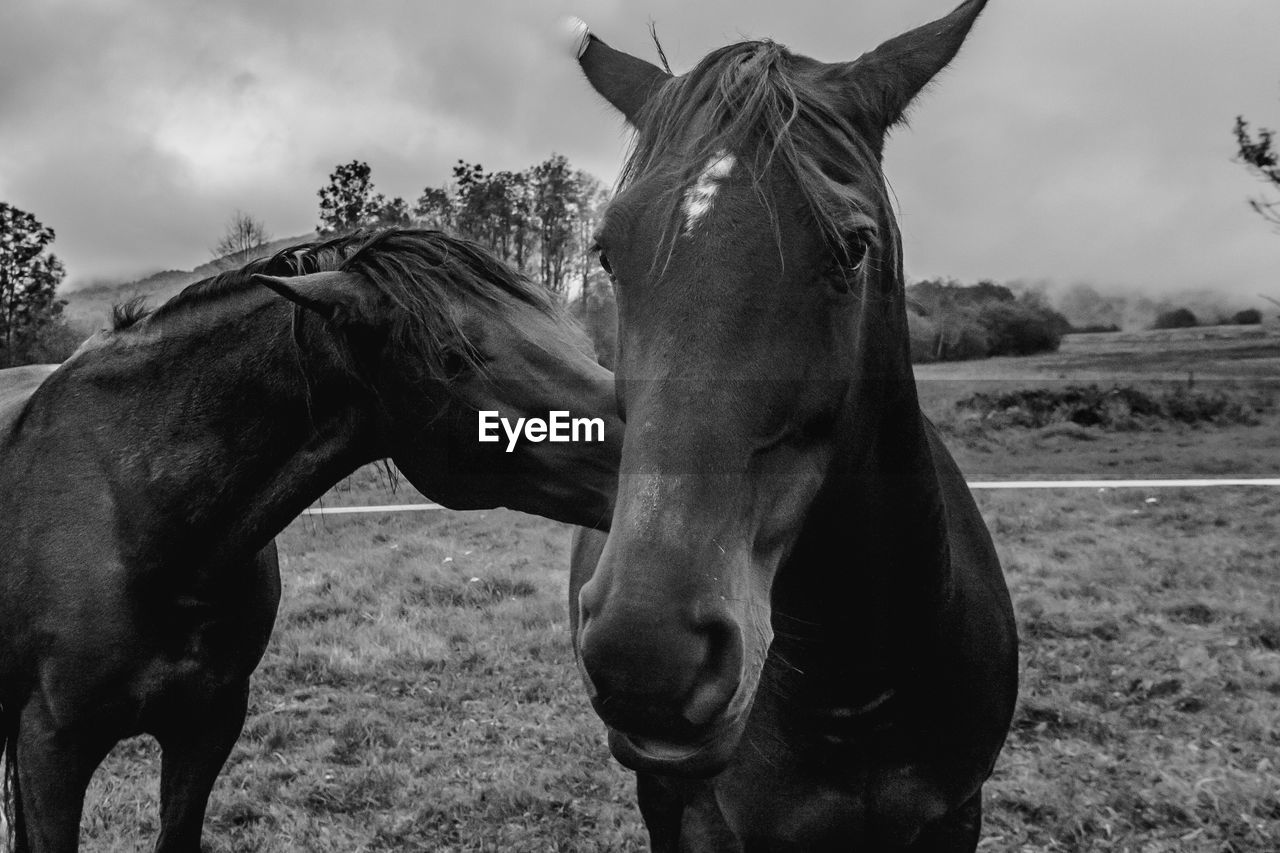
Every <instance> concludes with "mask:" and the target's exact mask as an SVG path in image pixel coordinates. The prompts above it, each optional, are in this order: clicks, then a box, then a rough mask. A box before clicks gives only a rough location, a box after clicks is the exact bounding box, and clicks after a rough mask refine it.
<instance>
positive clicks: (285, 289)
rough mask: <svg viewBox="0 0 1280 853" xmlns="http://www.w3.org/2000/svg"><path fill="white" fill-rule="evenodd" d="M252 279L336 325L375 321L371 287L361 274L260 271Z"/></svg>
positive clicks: (364, 323)
mask: <svg viewBox="0 0 1280 853" xmlns="http://www.w3.org/2000/svg"><path fill="white" fill-rule="evenodd" d="M253 280H254V281H255V282H257V283H258V284H261V285H263V286H264V287H269V288H271V289H272V290H274V291H275V292H276V293H278V294H280V295H281V296H283V297H284V298H285V299H288V300H289V301H290V302H293V303H296V304H298V305H301V306H302V307H303V308H306V309H307V310H308V311H314V312H315V313H316V314H319V315H320V316H321V317H323V318H324V319H325V322H327V323H332V324H334V325H336V326H349V325H369V324H371V323H372V322H373V321H374V311H373V305H372V303H371V302H370V294H369V288H368V287H367V286H364V283H363V282H362V281H361V280H360V278H359V276H355V275H352V274H351V273H345V272H332V271H331V272H317V273H311V274H310V275H297V276H288V277H281V276H274V275H262V274H258V275H255V276H254V277H253Z"/></svg>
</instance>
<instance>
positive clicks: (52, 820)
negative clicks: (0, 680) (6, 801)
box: [15, 694, 116, 853]
mask: <svg viewBox="0 0 1280 853" xmlns="http://www.w3.org/2000/svg"><path fill="white" fill-rule="evenodd" d="M115 741H116V739H115V738H112V737H108V736H106V735H103V734H102V733H101V732H95V731H92V730H91V729H87V730H86V731H83V732H81V731H78V730H75V729H66V728H64V729H62V730H59V728H58V726H57V724H56V723H55V721H54V719H53V715H52V713H51V712H50V710H49V708H48V707H47V706H46V704H45V702H44V699H43V697H42V696H41V695H39V694H37V695H35V696H33V697H32V698H31V700H30V701H29V702H28V703H27V706H26V707H25V708H24V709H23V711H22V715H21V719H20V721H19V723H18V742H17V751H16V762H15V763H16V764H17V774H16V780H17V791H16V794H17V800H18V802H17V808H16V810H15V813H16V823H17V827H16V829H17V830H18V835H17V838H16V847H15V853H73V851H75V850H76V848H77V846H78V844H79V841H80V815H81V812H82V811H83V810H84V792H85V789H86V788H87V787H88V786H89V780H90V779H91V778H92V777H93V771H94V770H96V769H97V767H98V765H99V764H101V763H102V759H104V758H106V756H107V753H108V752H110V751H111V747H112V746H114V745H115Z"/></svg>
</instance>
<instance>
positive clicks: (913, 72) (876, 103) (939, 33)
mask: <svg viewBox="0 0 1280 853" xmlns="http://www.w3.org/2000/svg"><path fill="white" fill-rule="evenodd" d="M986 5H987V0H967V1H966V2H965V3H963V4H961V5H960V6H959V7H958V8H957V9H956V10H955V11H953V12H952V13H951V14H950V15H947V16H946V17H944V18H939V19H938V20H936V21H934V22H933V23H931V24H925V25H924V26H923V27H917V28H916V29H914V30H911V31H910V32H907V33H903V34H902V35H900V36H897V37H896V38H891V39H889V40H888V41H887V42H885V43H884V44H882V45H880V46H879V47H877V48H876V49H875V50H873V51H871V52H870V53H866V54H863V55H862V56H860V57H859V58H858V59H855V60H854V61H853V62H846V63H839V64H835V65H829V66H827V75H826V76H829V77H832V78H834V79H835V80H837V81H839V82H840V83H841V84H843V85H846V86H849V87H852V88H853V90H854V92H855V93H856V94H855V97H857V98H858V102H859V106H860V107H861V108H862V109H864V110H865V109H868V108H869V109H870V110H871V112H872V113H873V115H871V116H867V117H866V118H868V119H870V120H871V121H872V122H874V123H877V124H879V128H878V130H880V131H881V132H884V131H887V130H888V129H889V128H890V127H892V126H893V125H895V124H897V123H898V122H900V121H902V117H903V114H904V113H905V112H906V110H907V106H908V105H909V104H910V103H911V101H912V100H913V99H914V98H915V97H916V95H918V94H919V93H920V90H921V89H923V88H924V87H925V86H926V85H927V84H928V83H929V81H930V80H932V79H933V78H934V76H935V75H937V73H938V72H939V71H941V70H942V69H943V68H945V67H946V66H947V64H948V63H949V62H951V60H952V59H954V58H955V55H956V53H957V52H958V51H959V50H960V45H961V44H963V43H964V39H965V36H967V35H968V34H969V30H970V29H971V28H972V27H973V22H974V21H976V20H977V19H978V15H979V13H981V12H982V9H983V7H985V6H986Z"/></svg>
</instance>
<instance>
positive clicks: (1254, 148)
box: [1236, 116, 1280, 228]
mask: <svg viewBox="0 0 1280 853" xmlns="http://www.w3.org/2000/svg"><path fill="white" fill-rule="evenodd" d="M1274 141H1275V131H1274V130H1269V129H1267V128H1259V129H1258V133H1257V135H1256V136H1255V135H1254V134H1253V132H1252V131H1251V130H1249V123H1248V122H1247V121H1245V120H1244V117H1243V116H1236V145H1237V147H1238V151H1237V152H1236V159H1237V160H1238V161H1240V162H1241V163H1243V164H1244V165H1245V167H1246V168H1247V169H1248V170H1249V171H1250V172H1252V173H1253V174H1255V175H1256V176H1258V177H1259V178H1261V179H1262V181H1263V182H1264V183H1266V184H1268V185H1270V186H1271V187H1273V188H1275V189H1280V151H1278V150H1277V149H1276V148H1275V146H1274V144H1273V143H1274ZM1249 206H1250V207H1252V208H1253V209H1254V210H1255V211H1256V212H1257V213H1258V215H1259V216H1261V217H1262V218H1263V219H1265V220H1266V221H1267V222H1269V223H1271V224H1272V225H1273V226H1275V227H1276V228H1280V200H1276V201H1268V200H1267V199H1265V198H1251V199H1249Z"/></svg>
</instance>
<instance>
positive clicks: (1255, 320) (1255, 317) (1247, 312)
mask: <svg viewBox="0 0 1280 853" xmlns="http://www.w3.org/2000/svg"><path fill="white" fill-rule="evenodd" d="M1231 322H1232V323H1235V324H1236V325H1237V326H1256V325H1258V324H1259V323H1261V322H1262V312H1261V311H1259V310H1258V309H1257V308H1246V309H1244V310H1243V311H1237V312H1236V313H1235V314H1233V315H1232V317H1231Z"/></svg>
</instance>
